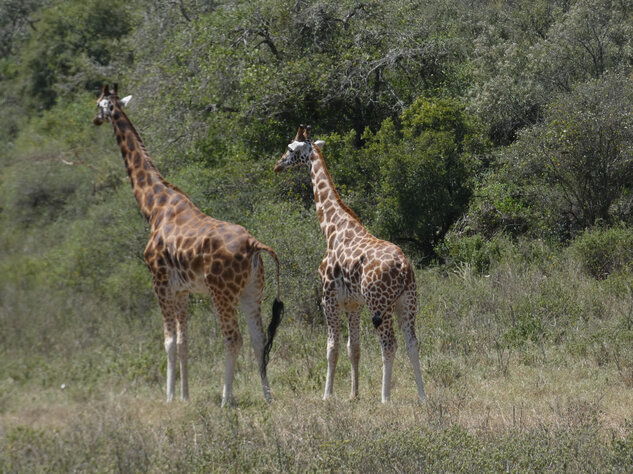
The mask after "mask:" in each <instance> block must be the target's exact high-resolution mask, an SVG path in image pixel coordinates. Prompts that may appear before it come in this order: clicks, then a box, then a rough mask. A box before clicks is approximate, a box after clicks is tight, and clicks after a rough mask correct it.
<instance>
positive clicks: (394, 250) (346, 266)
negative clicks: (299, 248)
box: [275, 125, 425, 403]
mask: <svg viewBox="0 0 633 474" xmlns="http://www.w3.org/2000/svg"><path fill="white" fill-rule="evenodd" d="M324 144H325V142H323V141H321V140H317V141H316V142H314V143H313V142H312V141H311V140H310V138H309V127H304V126H303V125H301V126H299V130H298V131H297V136H296V137H295V139H294V140H293V141H292V142H291V143H290V144H289V145H288V150H287V151H286V152H285V153H284V155H283V156H282V157H281V159H280V160H279V161H278V162H277V164H276V165H275V171H276V172H280V171H283V170H285V169H288V168H292V167H294V166H297V165H301V164H305V165H308V167H309V168H310V175H311V177H312V189H313V191H314V201H315V204H316V212H317V216H318V218H319V224H320V225H321V230H322V231H323V234H324V235H325V239H326V240H327V253H326V255H325V258H324V259H323V261H322V262H321V265H320V266H319V275H320V277H321V282H322V284H323V311H324V313H325V319H326V322H327V331H328V342H327V361H328V370H327V378H326V381H325V394H324V396H323V398H324V399H327V398H329V397H330V396H332V393H333V384H334V372H335V371H336V363H337V360H338V347H339V334H340V312H341V310H344V311H345V312H346V313H347V323H348V328H349V339H348V341H347V352H348V354H349V357H350V359H351V363H352V391H351V397H352V398H355V397H357V396H358V362H359V360H360V329H359V326H360V313H361V308H362V306H363V304H366V305H367V307H368V308H369V311H370V313H371V315H372V322H373V324H374V327H375V328H376V332H377V334H378V336H379V338H380V344H381V349H382V362H383V373H382V401H383V403H384V402H387V401H389V399H390V396H391V373H392V369H393V361H394V358H395V353H396V346H397V343H396V339H395V336H394V331H393V323H392V311H393V310H394V309H395V311H396V314H397V315H398V320H399V322H400V326H401V328H402V331H403V333H404V338H405V342H406V346H407V353H408V355H409V360H410V361H411V365H412V366H413V372H414V374H415V382H416V384H417V388H418V397H419V399H420V401H422V400H424V397H425V395H424V384H423V382H422V375H421V374H420V356H419V353H418V340H417V338H416V336H415V312H416V306H417V293H416V285H415V277H414V274H413V270H412V268H411V265H409V262H408V261H407V259H406V257H405V256H404V254H403V253H402V250H400V248H399V247H397V246H396V245H394V244H392V243H390V242H386V241H384V240H380V239H377V238H376V237H374V236H373V235H372V234H370V233H369V231H368V230H367V229H366V228H365V227H364V226H363V224H362V223H361V222H360V221H359V219H358V217H356V215H355V214H354V212H352V210H351V209H350V208H348V207H347V206H346V205H345V204H344V203H343V201H341V198H340V197H339V195H338V192H337V191H336V188H335V187H334V183H332V178H331V177H330V175H329V173H328V170H327V167H326V166H325V160H324V159H323V155H322V154H321V147H322V146H323V145H324Z"/></svg>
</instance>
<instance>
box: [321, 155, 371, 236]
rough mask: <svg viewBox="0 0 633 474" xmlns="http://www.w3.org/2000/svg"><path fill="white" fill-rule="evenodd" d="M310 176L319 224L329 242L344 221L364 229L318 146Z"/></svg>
mask: <svg viewBox="0 0 633 474" xmlns="http://www.w3.org/2000/svg"><path fill="white" fill-rule="evenodd" d="M310 176H311V177H312V189H313V191H314V202H315V204H316V211H317V216H318V218H319V224H320V225H321V230H322V231H323V234H324V235H325V239H326V240H327V241H328V242H329V241H330V238H331V237H332V235H334V234H335V233H336V232H337V229H339V228H341V227H343V224H344V223H350V224H352V225H354V226H360V227H361V228H363V229H364V227H363V225H362V224H361V222H360V221H359V220H358V217H356V214H354V212H353V211H352V210H351V209H350V208H349V207H347V206H346V205H345V203H344V202H343V201H342V200H341V197H340V196H339V194H338V192H337V191H336V188H335V187H334V183H333V182H332V178H331V177H330V173H328V170H327V166H325V160H324V159H323V155H322V154H321V151H320V150H319V149H318V148H314V151H313V152H312V156H311V158H310ZM345 227H347V226H345Z"/></svg>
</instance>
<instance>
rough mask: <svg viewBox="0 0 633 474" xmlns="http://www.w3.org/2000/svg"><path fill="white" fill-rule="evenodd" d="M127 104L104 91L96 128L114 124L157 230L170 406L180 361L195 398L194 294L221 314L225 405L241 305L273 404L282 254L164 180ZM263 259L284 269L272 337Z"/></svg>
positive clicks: (153, 234)
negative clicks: (271, 358)
mask: <svg viewBox="0 0 633 474" xmlns="http://www.w3.org/2000/svg"><path fill="white" fill-rule="evenodd" d="M126 99H127V100H129V98H125V99H121V100H119V99H118V96H117V93H116V86H115V90H114V91H109V90H108V87H107V86H104V88H103V90H102V94H101V97H100V98H99V99H98V100H97V104H98V113H97V116H96V117H95V119H94V123H95V124H96V125H100V124H101V123H102V122H104V121H111V122H112V125H113V127H114V132H115V136H116V140H117V143H118V144H119V147H120V149H121V154H122V156H123V159H124V161H125V166H126V169H127V172H128V175H129V177H130V181H131V184H132V190H133V192H134V196H135V197H136V200H137V201H138V204H139V207H140V209H141V212H142V213H143V215H144V216H145V217H146V219H147V220H148V222H149V225H150V238H149V242H148V243H147V246H146V248H145V252H144V257H145V262H146V264H147V266H148V268H149V269H150V271H151V273H152V277H153V283H154V290H155V293H156V296H157V298H158V302H159V305H160V308H161V311H162V314H163V328H164V341H165V342H164V344H165V351H166V353H167V383H166V385H167V387H166V392H167V401H171V400H173V398H174V392H175V379H176V359H179V362H180V377H181V396H182V398H183V399H184V400H186V399H188V397H189V387H188V369H187V359H188V349H187V313H188V303H189V299H188V295H189V294H190V293H203V294H208V295H209V296H210V298H211V303H212V305H213V307H214V308H215V311H216V313H217V315H218V320H219V323H220V328H221V331H222V335H223V338H224V345H225V353H226V361H225V373H224V388H223V393H222V404H223V405H226V404H228V403H230V402H231V400H232V395H233V390H232V386H233V378H234V371H235V361H236V358H237V355H238V352H239V350H240V348H241V346H242V336H241V333H240V330H239V324H238V320H237V314H236V311H237V308H238V306H241V307H242V310H243V312H244V315H245V318H246V321H247V325H248V328H249V332H250V336H251V343H252V345H253V349H254V351H255V356H256V358H257V360H258V364H259V369H260V376H261V381H262V389H263V391H264V397H265V398H266V400H270V399H271V395H270V386H269V384H268V379H267V375H266V365H267V360H268V352H269V351H270V348H271V345H272V341H273V338H274V335H275V332H276V329H277V327H278V325H279V322H280V318H281V312H282V309H283V305H282V303H281V302H280V301H279V262H278V260H277V255H276V254H275V252H274V251H273V250H272V249H271V248H270V247H268V246H266V245H264V244H262V243H260V242H259V241H257V240H256V239H255V238H254V237H252V236H251V235H250V234H249V233H248V232H247V231H246V229H244V227H242V226H239V225H236V224H231V223H228V222H223V221H220V220H217V219H213V218H212V217H209V216H207V215H205V214H204V213H203V212H202V211H200V210H199V209H198V208H197V207H196V206H195V205H194V204H193V202H192V201H191V200H190V199H189V197H188V196H187V195H186V194H185V193H184V192H182V191H181V190H180V189H178V188H177V187H176V186H174V185H173V184H171V183H169V182H167V181H166V180H164V179H163V178H162V176H161V175H160V174H159V172H158V170H157V169H156V167H155V166H154V164H153V162H152V160H151V159H150V157H149V155H148V153H147V151H146V150H145V147H144V145H143V142H142V141H141V138H140V136H139V134H138V132H137V131H136V129H135V128H134V126H133V125H132V123H131V122H130V120H129V119H128V118H127V116H126V115H125V113H124V112H123V109H122V106H123V105H125V103H126V102H127V100H126ZM261 252H267V253H269V254H270V255H271V256H272V257H273V259H274V260H275V264H276V265H277V299H276V301H275V303H274V304H273V316H272V319H271V322H270V324H269V326H268V336H266V335H265V334H264V329H263V325H262V318H261V299H262V291H263V288H264V266H263V263H262V259H261Z"/></svg>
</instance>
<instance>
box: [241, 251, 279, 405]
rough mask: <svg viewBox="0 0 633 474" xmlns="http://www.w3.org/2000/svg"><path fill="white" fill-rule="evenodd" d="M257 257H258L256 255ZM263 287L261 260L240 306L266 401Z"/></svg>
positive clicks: (245, 290) (268, 388) (268, 391)
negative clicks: (262, 309)
mask: <svg viewBox="0 0 633 474" xmlns="http://www.w3.org/2000/svg"><path fill="white" fill-rule="evenodd" d="M256 258H259V257H256ZM263 288H264V272H263V265H261V261H260V262H259V265H258V267H257V269H254V272H253V276H252V277H251V280H250V281H249V283H248V284H247V285H246V288H245V289H244V292H243V293H242V297H241V299H240V306H241V307H242V311H243V313H244V317H245V318H246V323H247V325H248V331H249V334H250V336H251V345H252V346H253V351H254V352H255V359H256V360H257V364H258V367H259V373H260V377H261V380H262V390H263V391H264V398H265V399H266V401H267V402H270V401H271V400H272V397H271V394H270V385H269V384H268V376H267V374H266V362H265V360H264V345H265V343H266V336H265V334H264V328H263V323H262V316H261V302H262V291H263Z"/></svg>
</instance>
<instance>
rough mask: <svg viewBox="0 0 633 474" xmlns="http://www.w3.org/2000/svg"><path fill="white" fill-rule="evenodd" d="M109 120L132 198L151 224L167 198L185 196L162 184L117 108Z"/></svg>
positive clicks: (128, 123) (141, 143) (137, 135)
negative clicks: (130, 184) (129, 183)
mask: <svg viewBox="0 0 633 474" xmlns="http://www.w3.org/2000/svg"><path fill="white" fill-rule="evenodd" d="M111 120H112V125H113V127H114V134H115V136H116V141H117V143H118V144H119V148H120V149H121V156H123V160H124V161H125V168H126V170H127V174H128V176H129V177H130V182H131V183H132V191H133V192H134V197H135V198H136V201H137V202H138V205H139V207H140V209H141V212H142V213H143V215H144V216H145V218H146V219H147V220H148V221H149V222H150V223H151V222H152V221H153V218H154V217H155V215H156V213H157V211H158V209H159V205H160V204H161V203H164V202H165V200H166V198H168V197H169V195H171V194H172V193H174V192H178V193H181V194H183V195H184V193H182V191H180V190H179V189H178V188H176V187H175V186H173V185H172V184H170V183H168V182H167V181H165V180H164V179H163V177H162V176H161V175H160V173H159V172H158V169H157V168H156V166H155V165H154V163H153V162H152V159H151V158H150V156H149V154H148V153H147V150H146V149H145V145H143V141H142V140H141V137H140V135H139V134H138V132H137V131H136V128H134V125H132V122H130V119H128V117H127V115H125V113H124V112H123V110H122V109H121V108H120V107H116V108H115V109H114V111H113V112H112V119H111ZM161 197H162V198H161ZM185 197H186V196H185ZM187 200H188V199H187Z"/></svg>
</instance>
